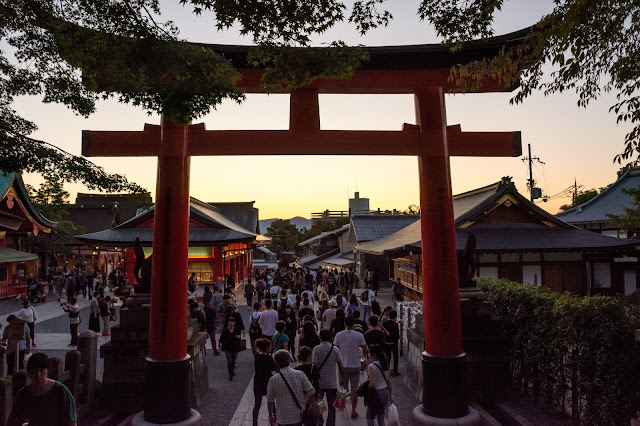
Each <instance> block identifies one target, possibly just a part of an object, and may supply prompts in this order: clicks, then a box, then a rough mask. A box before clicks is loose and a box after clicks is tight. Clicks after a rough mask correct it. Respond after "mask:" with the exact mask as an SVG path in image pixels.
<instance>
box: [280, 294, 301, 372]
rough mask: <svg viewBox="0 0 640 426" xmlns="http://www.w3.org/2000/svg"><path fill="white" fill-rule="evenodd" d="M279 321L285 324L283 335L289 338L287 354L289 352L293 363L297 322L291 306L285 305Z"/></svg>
mask: <svg viewBox="0 0 640 426" xmlns="http://www.w3.org/2000/svg"><path fill="white" fill-rule="evenodd" d="M280 321H284V323H285V328H284V334H286V335H287V337H288V338H289V352H291V358H292V359H293V360H294V361H295V360H296V334H297V332H298V320H297V318H296V314H295V313H294V312H293V307H292V306H291V305H286V306H285V307H284V311H283V312H282V313H281V314H280Z"/></svg>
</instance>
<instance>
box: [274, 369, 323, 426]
mask: <svg viewBox="0 0 640 426" xmlns="http://www.w3.org/2000/svg"><path fill="white" fill-rule="evenodd" d="M280 377H282V380H283V381H284V384H285V385H287V389H289V392H290V393H291V397H292V398H293V401H294V402H295V403H296V406H297V407H298V410H300V411H302V423H303V424H304V425H305V426H312V425H317V424H318V417H320V408H319V407H318V403H317V402H316V400H315V397H312V398H311V400H310V401H309V403H308V404H306V406H305V407H304V410H303V409H302V406H301V405H300V401H298V398H297V397H296V394H295V393H293V389H291V386H289V382H287V379H285V377H284V374H282V373H280Z"/></svg>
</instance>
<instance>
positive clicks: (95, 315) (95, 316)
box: [89, 292, 100, 333]
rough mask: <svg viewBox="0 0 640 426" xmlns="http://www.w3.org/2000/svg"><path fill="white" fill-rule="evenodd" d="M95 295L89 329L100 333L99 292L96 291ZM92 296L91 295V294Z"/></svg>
mask: <svg viewBox="0 0 640 426" xmlns="http://www.w3.org/2000/svg"><path fill="white" fill-rule="evenodd" d="M93 295H94V297H93V298H92V299H91V304H90V310H91V311H90V312H89V330H92V331H95V332H96V333H100V304H99V303H98V296H99V295H100V294H99V293H98V292H95V293H94V294H93ZM89 297H91V295H89Z"/></svg>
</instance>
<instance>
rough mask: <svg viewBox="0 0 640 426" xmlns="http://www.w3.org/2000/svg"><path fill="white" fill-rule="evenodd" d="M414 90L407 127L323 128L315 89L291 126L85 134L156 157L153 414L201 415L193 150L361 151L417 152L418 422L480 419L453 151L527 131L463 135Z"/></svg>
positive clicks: (488, 148) (87, 139) (517, 144)
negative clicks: (471, 368) (471, 388)
mask: <svg viewBox="0 0 640 426" xmlns="http://www.w3.org/2000/svg"><path fill="white" fill-rule="evenodd" d="M412 92H413V93H414V96H415V102H416V122H417V125H404V127H403V130H402V131H343V130H320V119H319V108H318V89H314V88H311V89H304V90H299V91H296V92H294V93H292V94H291V116H290V129H289V130H216V131H207V130H206V129H205V127H204V125H202V124H196V125H175V124H173V123H171V122H170V121H168V120H166V119H165V118H163V120H162V125H161V126H153V125H145V129H144V131H142V132H119V131H112V132H100V131H98V132H93V131H92V132H84V133H83V154H84V155H87V156H114V155H119V154H120V153H123V152H127V153H128V154H129V155H132V156H158V157H159V159H158V183H157V190H156V212H155V220H154V238H153V249H154V257H153V259H154V261H153V271H152V285H151V287H152V295H151V306H152V308H151V322H150V327H151V331H150V346H149V357H148V359H147V375H146V381H147V382H146V387H147V390H148V391H147V392H148V393H147V399H146V403H145V411H144V418H145V420H146V421H148V422H154V423H178V422H182V421H184V420H186V419H188V418H189V416H190V415H193V413H194V411H193V410H191V414H190V410H189V401H188V399H189V374H188V369H189V359H188V357H187V355H186V344H187V323H186V320H187V305H186V303H179V301H180V300H184V296H185V294H186V286H187V282H186V277H187V253H188V223H189V155H300V154H302V155H305V154H307V155H308V154H327V155H328V154H333V155H358V154H360V155H414V156H417V157H418V161H419V167H420V207H421V212H422V214H421V225H422V247H423V249H422V259H423V295H424V320H425V352H424V354H423V374H424V391H423V405H421V406H420V407H416V410H414V418H415V419H416V422H417V423H420V424H443V423H442V420H443V419H456V421H458V424H467V425H470V424H477V422H478V421H479V417H478V414H477V412H475V411H471V412H470V409H469V406H468V394H467V384H466V364H465V354H464V353H463V351H462V330H461V329H462V327H461V316H460V304H459V303H460V302H459V294H458V273H457V264H456V263H457V262H456V247H455V228H454V220H453V197H452V191H451V174H450V169H449V156H450V155H465V156H514V155H515V156H517V155H520V153H521V141H520V133H519V132H462V131H461V129H460V127H459V126H447V123H446V114H445V105H444V92H443V89H442V88H441V87H437V86H434V87H427V88H416V89H413V90H412ZM158 140H161V144H160V147H158V144H157V141H158ZM256 141H260V143H256ZM223 259H224V253H223ZM225 269H226V268H225ZM224 272H225V273H226V272H227V271H226V270H225V271H224ZM170 301H175V302H173V303H171V302H170ZM460 422H462V423H460Z"/></svg>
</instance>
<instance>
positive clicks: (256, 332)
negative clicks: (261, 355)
mask: <svg viewBox="0 0 640 426" xmlns="http://www.w3.org/2000/svg"><path fill="white" fill-rule="evenodd" d="M261 307H262V305H261V304H260V303H259V302H256V303H254V304H253V313H252V314H251V316H250V317H249V339H250V341H251V353H252V354H254V355H255V354H256V353H257V347H256V342H257V341H258V339H262V334H263V333H262V327H260V316H261V315H262V312H260V308H261ZM265 386H266V385H265ZM265 389H266V388H265Z"/></svg>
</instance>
